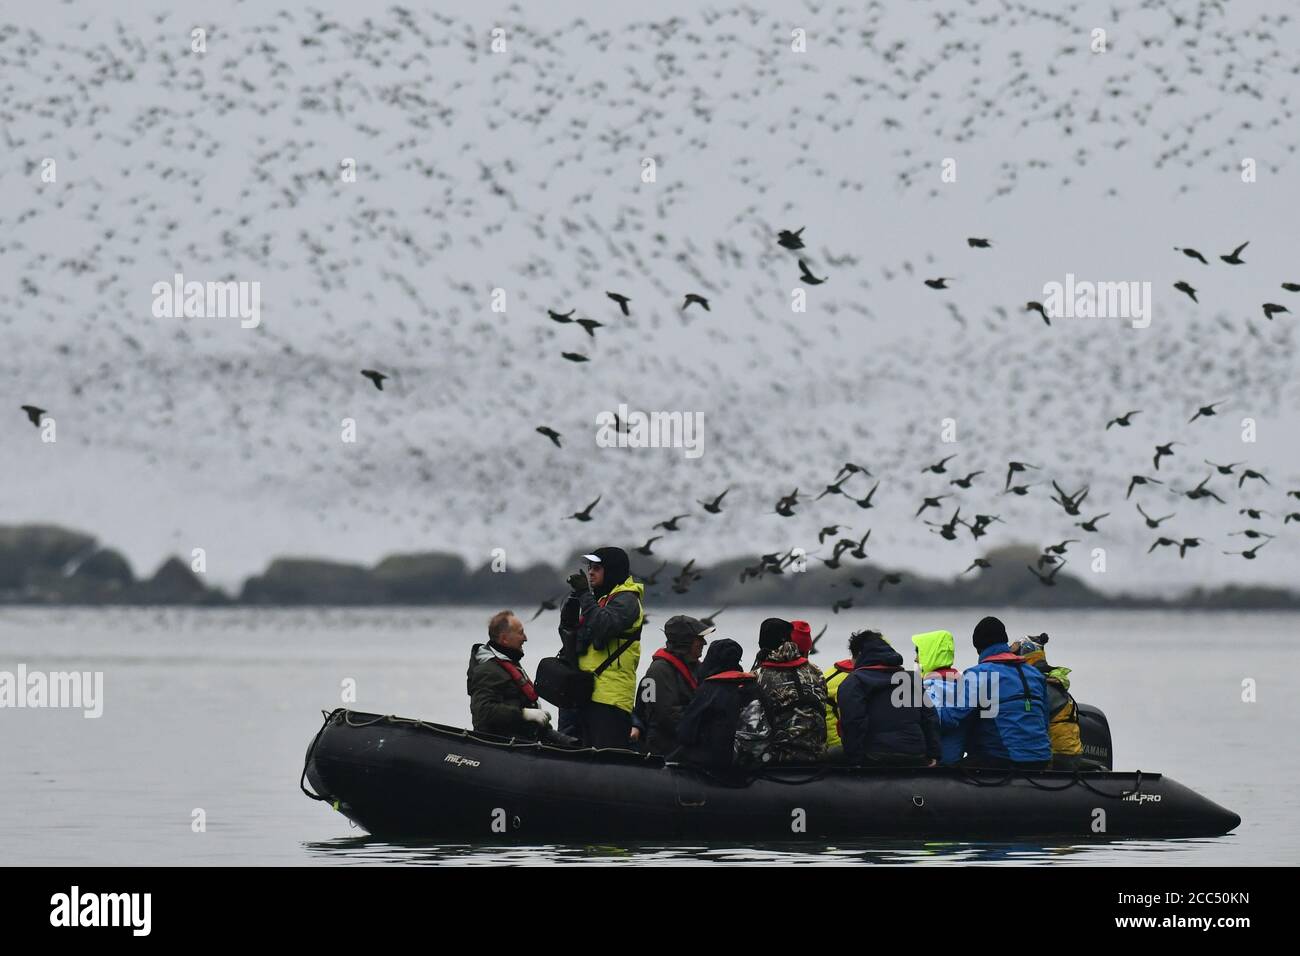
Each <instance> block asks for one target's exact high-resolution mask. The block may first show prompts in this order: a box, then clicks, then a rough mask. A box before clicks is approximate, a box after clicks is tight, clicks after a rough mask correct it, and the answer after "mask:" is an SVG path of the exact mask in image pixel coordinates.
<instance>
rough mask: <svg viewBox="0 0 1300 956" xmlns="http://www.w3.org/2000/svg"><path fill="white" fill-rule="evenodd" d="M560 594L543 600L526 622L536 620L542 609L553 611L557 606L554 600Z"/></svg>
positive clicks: (557, 598) (556, 599)
mask: <svg viewBox="0 0 1300 956" xmlns="http://www.w3.org/2000/svg"><path fill="white" fill-rule="evenodd" d="M561 596H562V595H557V596H556V597H549V598H547V599H546V600H545V601H543V602H542V606H541V607H539V608H538V609H537V613H536V614H534V615H533V616H532V617H530V618H529V619H528V622H529V623H530V624H531V623H532V622H533V621H535V620H537V619H538V618H539V617H541V616H542V612H543V611H554V610H555V609H556V607H557V605H556V603H555V602H556V601H558V600H559V599H560V597H561Z"/></svg>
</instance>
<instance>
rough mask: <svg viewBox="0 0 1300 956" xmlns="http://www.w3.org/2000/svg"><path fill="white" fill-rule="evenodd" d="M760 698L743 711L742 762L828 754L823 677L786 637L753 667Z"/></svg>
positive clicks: (790, 760) (785, 760) (796, 759)
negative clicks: (756, 666) (761, 661)
mask: <svg viewBox="0 0 1300 956" xmlns="http://www.w3.org/2000/svg"><path fill="white" fill-rule="evenodd" d="M756 673H757V675H758V690H759V691H760V699H759V700H755V701H752V702H751V703H749V704H747V705H746V706H745V709H744V710H743V711H741V715H740V726H739V727H738V729H737V731H736V757H737V759H738V761H739V762H741V763H746V764H762V763H813V762H816V761H818V760H823V759H825V757H826V700H827V694H826V679H825V678H824V677H822V673H821V671H820V670H819V669H818V668H817V666H816V665H814V664H813V663H811V662H810V661H809V660H808V659H807V658H806V657H804V656H803V655H802V654H801V653H800V652H799V648H798V647H797V646H796V645H795V643H794V642H793V641H786V642H785V643H784V644H782V645H781V646H780V647H778V648H777V649H776V650H774V651H772V653H771V654H769V655H768V657H767V659H766V660H765V661H763V663H762V664H760V665H759V666H758V668H757V670H756Z"/></svg>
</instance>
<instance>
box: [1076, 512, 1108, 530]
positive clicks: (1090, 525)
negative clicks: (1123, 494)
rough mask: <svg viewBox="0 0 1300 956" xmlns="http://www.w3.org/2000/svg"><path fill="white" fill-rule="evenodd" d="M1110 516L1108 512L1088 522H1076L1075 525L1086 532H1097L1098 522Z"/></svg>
mask: <svg viewBox="0 0 1300 956" xmlns="http://www.w3.org/2000/svg"><path fill="white" fill-rule="evenodd" d="M1109 516H1110V512H1109V511H1107V512H1104V513H1103V514H1099V515H1097V517H1095V518H1089V519H1088V520H1087V521H1076V522H1075V523H1074V524H1075V527H1078V528H1082V529H1083V530H1084V531H1091V532H1096V531H1097V522H1098V521H1100V520H1101V519H1102V518H1106V517H1109Z"/></svg>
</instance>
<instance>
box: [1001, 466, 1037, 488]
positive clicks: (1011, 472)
mask: <svg viewBox="0 0 1300 956" xmlns="http://www.w3.org/2000/svg"><path fill="white" fill-rule="evenodd" d="M1026 468H1032V469H1034V471H1038V466H1037V465H1030V464H1028V463H1026V462H1023V461H1009V462H1007V484H1006V487H1007V488H1010V487H1011V476H1012V475H1014V474H1015V473H1016V472H1019V471H1024V470H1025V469H1026ZM1004 490H1005V489H1004Z"/></svg>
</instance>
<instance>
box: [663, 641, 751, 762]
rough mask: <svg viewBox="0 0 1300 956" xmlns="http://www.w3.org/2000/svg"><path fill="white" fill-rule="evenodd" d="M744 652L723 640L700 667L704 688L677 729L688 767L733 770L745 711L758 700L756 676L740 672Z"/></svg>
mask: <svg viewBox="0 0 1300 956" xmlns="http://www.w3.org/2000/svg"><path fill="white" fill-rule="evenodd" d="M740 658H741V648H740V645H739V644H737V643H736V642H735V641H733V640H729V639H727V638H725V637H724V638H722V639H720V640H716V641H714V642H713V643H712V644H710V645H709V652H708V653H707V654H705V655H704V660H703V661H702V662H701V663H700V686H699V689H698V690H697V691H696V692H695V696H694V697H693V698H692V699H691V702H690V704H688V705H687V707H686V711H685V713H683V714H682V719H681V722H680V723H679V724H678V725H677V742H678V744H679V745H680V746H681V749H680V750H679V751H678V752H677V754H676V755H675V756H676V757H677V758H678V759H679V760H681V761H683V762H685V763H693V764H699V765H702V766H706V767H714V768H721V767H729V766H731V764H732V763H733V761H734V760H735V748H736V730H737V727H738V725H739V722H740V714H741V711H742V710H743V709H744V708H745V706H746V705H747V704H749V703H750V702H751V701H754V700H756V699H757V695H758V683H757V681H756V680H755V678H754V675H753V674H751V673H748V672H746V671H742V670H741V669H740Z"/></svg>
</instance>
